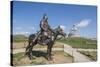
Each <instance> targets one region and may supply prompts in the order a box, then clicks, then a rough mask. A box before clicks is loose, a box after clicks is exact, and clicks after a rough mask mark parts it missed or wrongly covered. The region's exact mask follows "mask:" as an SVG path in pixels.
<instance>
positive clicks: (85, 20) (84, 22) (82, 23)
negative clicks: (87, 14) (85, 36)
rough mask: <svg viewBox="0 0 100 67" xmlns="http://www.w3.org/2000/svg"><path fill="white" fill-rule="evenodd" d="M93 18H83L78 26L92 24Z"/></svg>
mask: <svg viewBox="0 0 100 67" xmlns="http://www.w3.org/2000/svg"><path fill="white" fill-rule="evenodd" d="M90 22H91V20H90V19H84V20H81V21H80V22H79V23H78V24H77V25H76V26H77V27H86V26H88V25H89V24H90Z"/></svg>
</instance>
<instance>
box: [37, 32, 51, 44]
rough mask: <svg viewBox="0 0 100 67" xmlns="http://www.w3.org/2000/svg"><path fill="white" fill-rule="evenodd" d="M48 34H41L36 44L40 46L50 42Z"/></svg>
mask: <svg viewBox="0 0 100 67" xmlns="http://www.w3.org/2000/svg"><path fill="white" fill-rule="evenodd" d="M51 37H52V35H51V34H50V32H42V33H41V34H40V35H39V37H38V43H39V44H41V45H45V44H47V43H48V42H49V41H50V40H51Z"/></svg>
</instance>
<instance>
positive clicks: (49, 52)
mask: <svg viewBox="0 0 100 67" xmlns="http://www.w3.org/2000/svg"><path fill="white" fill-rule="evenodd" d="M52 47H53V43H52V42H51V43H49V44H48V47H47V53H48V56H47V57H48V60H52V57H51V51H52Z"/></svg>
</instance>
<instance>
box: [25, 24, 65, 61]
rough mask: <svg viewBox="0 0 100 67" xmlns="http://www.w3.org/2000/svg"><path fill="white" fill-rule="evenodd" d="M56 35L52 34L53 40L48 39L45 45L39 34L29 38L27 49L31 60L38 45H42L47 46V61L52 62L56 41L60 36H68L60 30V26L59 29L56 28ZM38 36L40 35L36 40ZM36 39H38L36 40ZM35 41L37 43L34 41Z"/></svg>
mask: <svg viewBox="0 0 100 67" xmlns="http://www.w3.org/2000/svg"><path fill="white" fill-rule="evenodd" d="M53 31H54V33H52V36H51V37H52V38H49V39H48V38H47V39H45V41H44V43H43V42H42V41H41V39H40V37H41V35H40V34H39V35H38V33H39V32H38V33H37V34H31V35H30V36H29V38H28V45H27V47H26V52H25V53H26V55H27V54H28V56H29V58H30V59H32V49H33V47H34V46H35V45H36V44H40V45H47V60H52V57H51V51H52V47H53V45H54V42H55V40H56V39H57V36H58V35H61V36H63V37H65V36H66V34H65V33H64V32H63V30H62V28H60V26H58V27H57V28H55V29H54V30H53ZM36 35H38V38H36ZM35 38H36V39H35ZM34 39H35V41H33V40H34Z"/></svg>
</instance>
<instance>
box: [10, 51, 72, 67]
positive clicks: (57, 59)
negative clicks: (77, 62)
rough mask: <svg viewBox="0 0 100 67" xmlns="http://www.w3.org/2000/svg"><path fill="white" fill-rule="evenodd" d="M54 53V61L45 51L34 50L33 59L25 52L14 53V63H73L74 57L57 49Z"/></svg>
mask: <svg viewBox="0 0 100 67" xmlns="http://www.w3.org/2000/svg"><path fill="white" fill-rule="evenodd" d="M52 53H53V54H54V55H53V56H52V57H53V60H52V61H48V60H47V59H46V58H45V57H44V56H42V55H43V54H44V55H45V51H43V52H38V51H37V52H34V54H33V59H32V60H29V58H28V57H27V56H24V53H17V54H13V61H12V62H13V65H14V66H19V65H44V64H61V63H72V62H73V57H72V56H70V55H68V54H66V53H64V52H62V51H59V52H57V51H55V52H52Z"/></svg>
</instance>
